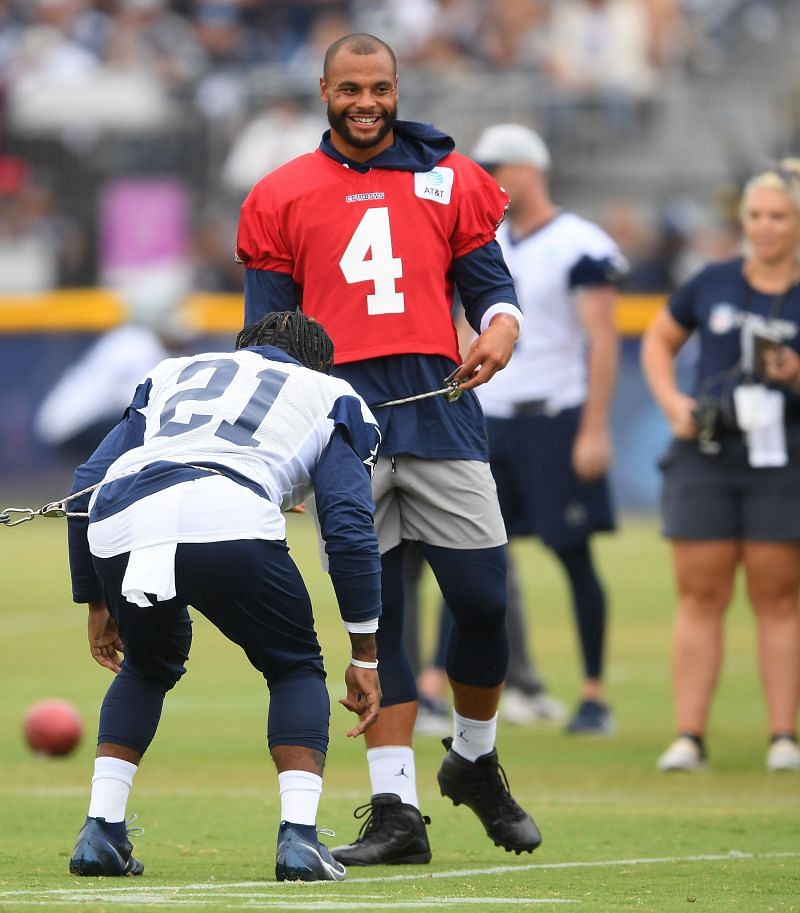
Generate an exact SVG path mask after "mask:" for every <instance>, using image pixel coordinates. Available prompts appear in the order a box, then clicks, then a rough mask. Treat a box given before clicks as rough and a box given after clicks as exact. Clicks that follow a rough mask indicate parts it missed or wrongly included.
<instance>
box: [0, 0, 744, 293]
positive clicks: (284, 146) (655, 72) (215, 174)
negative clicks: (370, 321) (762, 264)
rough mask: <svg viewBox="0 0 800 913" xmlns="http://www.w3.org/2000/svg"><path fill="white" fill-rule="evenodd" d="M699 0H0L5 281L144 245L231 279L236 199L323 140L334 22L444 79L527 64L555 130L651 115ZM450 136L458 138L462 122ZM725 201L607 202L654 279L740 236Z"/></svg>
mask: <svg viewBox="0 0 800 913" xmlns="http://www.w3.org/2000/svg"><path fill="white" fill-rule="evenodd" d="M707 6H709V4H708V3H705V4H704V3H703V0H558V2H556V0H269V2H265V0H0V114H1V115H2V116H1V117H0V294H3V293H8V292H20V291H22V292H24V291H37V290H41V289H47V288H52V287H57V286H60V285H89V284H94V283H103V284H106V283H109V282H111V283H113V282H115V281H117V280H118V279H119V275H120V272H122V273H124V272H125V270H126V269H129V268H132V267H134V266H137V265H147V258H148V257H152V256H155V257H159V256H161V257H163V256H167V257H168V258H170V257H171V258H173V259H178V260H180V259H181V258H188V260H189V261H190V263H191V268H192V271H193V274H194V280H193V281H194V284H195V285H196V287H198V288H203V289H206V290H210V291H235V290H238V289H239V287H240V283H241V276H240V271H239V270H238V269H237V267H236V266H235V264H234V263H233V261H232V257H231V250H232V244H233V241H232V239H233V237H234V234H235V220H236V213H237V211H238V205H239V203H240V202H241V199H242V197H243V196H244V194H245V193H246V192H247V190H248V189H249V187H250V186H251V185H252V184H253V182H254V181H255V180H257V179H258V177H260V176H261V175H262V174H264V173H265V172H267V171H268V170H270V169H271V168H273V167H275V166H276V165H278V164H280V163H281V162H283V161H285V160H287V159H288V158H291V157H293V156H294V155H297V154H299V153H300V152H303V151H308V150H310V149H312V148H314V147H315V146H316V144H317V142H318V139H319V135H320V133H321V131H322V130H323V129H325V127H326V123H325V118H324V111H323V110H322V109H321V106H320V104H319V102H318V100H317V99H316V98H314V97H313V92H314V89H315V87H316V77H317V74H318V73H319V71H320V67H321V60H322V57H323V54H324V51H325V49H326V47H327V46H328V45H329V44H330V42H331V41H333V40H334V39H336V38H337V37H340V36H341V35H343V34H346V33H348V32H354V31H366V32H371V33H373V34H378V35H380V36H381V37H382V38H384V39H385V40H387V41H388V42H389V43H390V44H391V45H392V46H393V47H394V48H395V50H396V51H397V53H398V57H399V63H400V71H401V74H403V73H408V72H413V73H414V74H422V78H424V79H426V80H428V79H429V80H432V82H430V83H429V84H431V85H434V86H436V85H437V82H436V80H441V81H447V80H449V79H454V78H455V79H459V78H466V77H467V76H470V77H471V78H474V76H475V74H476V73H485V74H487V77H488V76H491V75H492V74H494V75H497V74H506V73H512V72H513V73H516V74H519V73H524V74H528V75H529V76H530V78H531V80H535V82H532V83H531V85H537V86H541V85H544V86H546V87H547V94H548V98H549V99H550V101H551V103H550V104H549V106H548V108H547V119H546V122H545V123H538V124H535V125H534V126H537V127H538V129H540V130H541V131H542V132H543V133H544V135H545V136H546V137H547V138H548V141H550V142H551V143H555V141H556V140H557V139H558V136H559V135H561V134H562V133H565V135H567V136H569V129H570V123H571V121H572V120H573V119H574V118H576V117H580V116H581V114H582V113H583V112H584V111H585V109H586V106H591V107H594V108H599V109H600V110H601V111H602V114H603V118H604V122H605V123H606V124H607V125H608V129H609V131H612V132H613V131H622V132H623V133H624V131H625V130H626V129H627V128H629V127H630V125H631V123H634V122H639V121H640V120H641V119H642V118H646V117H647V112H648V106H649V105H651V104H652V102H653V99H654V98H656V97H657V96H658V93H659V91H660V88H661V86H662V83H663V79H664V74H665V73H666V72H668V71H669V69H670V68H672V67H675V66H678V65H686V62H687V61H690V60H691V58H692V53H693V49H694V48H695V45H696V42H697V34H699V33H698V32H697V31H696V30H695V29H693V28H692V21H693V17H694V16H698V15H701V14H702V12H703V10H704V7H707ZM401 79H402V76H401ZM298 86H302V87H303V88H302V91H301V90H299V89H298ZM435 91H436V90H435ZM479 126H482V125H479ZM109 137H113V138H114V141H113V142H109V139H108V138H109ZM456 139H457V141H458V142H459V144H460V145H461V146H462V148H463V144H464V143H465V142H468V141H469V139H470V137H458V136H457V137H456ZM556 172H557V162H556ZM123 181H126V182H127V183H126V185H125V187H120V186H116V185H118V184H120V183H121V182H123ZM137 181H138V182H139V183H136V182H137ZM719 210H720V211H719V212H718V213H715V214H712V218H711V220H710V222H709V218H708V216H707V215H706V217H705V219H700V217H699V215H698V213H696V212H694V211H693V207H692V205H691V203H690V202H688V201H685V200H670V201H667V202H666V203H665V204H664V205H663V207H662V211H657V212H652V213H645V214H643V213H641V212H639V211H637V209H636V207H635V206H633V205H631V204H630V201H626V200H624V199H622V200H610V201H609V202H608V207H607V212H606V213H605V216H603V214H599V215H600V217H601V219H602V220H603V221H604V222H605V224H606V227H607V228H608V230H609V231H611V232H612V234H614V235H615V237H616V238H617V240H618V241H619V242H620V244H621V245H622V246H623V249H625V250H626V253H628V254H629V256H630V257H631V259H632V261H633V262H634V264H635V265H637V266H638V267H639V268H638V269H634V271H633V273H632V275H631V279H630V282H631V284H632V286H633V288H634V289H639V290H644V291H650V290H656V291H662V290H665V289H669V288H671V287H673V286H674V284H675V283H676V282H677V281H680V279H681V278H683V273H684V272H685V269H686V267H687V264H688V263H689V262H690V261H691V260H692V257H693V256H694V254H693V253H692V249H693V248H695V247H696V248H698V250H697V251H696V254H697V255H698V256H700V255H704V254H705V249H704V248H705V247H706V246H711V247H712V248H713V247H714V246H715V245H717V244H722V245H725V244H728V243H730V241H731V238H730V234H731V232H732V230H731V227H730V226H729V225H728V222H727V217H726V214H725V205H722V206H720V207H719ZM701 222H703V224H702V225H701V224H700V223H701ZM154 225H155V226H160V228H158V229H154V228H153V226H154ZM165 226H168V227H169V230H170V232H171V234H170V233H168V232H167V230H166V228H165ZM701 229H702V232H701ZM148 232H149V236H148V237H147V238H143V237H142V235H143V234H144V233H148ZM699 232H701V233H702V240H701V241H699V242H698V240H697V236H698V233H699ZM109 239H110V240H109ZM165 244H166V245H167V247H169V248H170V250H169V253H168V255H165V254H164V245H165ZM132 248H133V249H135V250H136V251H138V253H136V254H135V255H133V254H131V250H132ZM687 250H688V251H689V253H687ZM126 257H127V260H126ZM136 257H138V258H139V260H138V261H137V262H134V261H136ZM639 261H642V262H641V264H639ZM12 267H13V268H12Z"/></svg>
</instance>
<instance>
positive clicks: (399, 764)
mask: <svg viewBox="0 0 800 913" xmlns="http://www.w3.org/2000/svg"><path fill="white" fill-rule="evenodd" d="M367 764H368V765H369V779H370V783H371V784H372V795H373V796H376V795H378V793H394V794H395V795H397V796H400V801H401V802H404V803H405V804H406V805H413V806H414V808H416V809H419V799H418V798H417V772H416V769H415V767H414V749H413V748H411V747H410V746H407V745H389V746H387V747H385V748H370V749H368V750H367Z"/></svg>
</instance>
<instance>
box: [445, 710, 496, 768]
mask: <svg viewBox="0 0 800 913" xmlns="http://www.w3.org/2000/svg"><path fill="white" fill-rule="evenodd" d="M496 738H497V714H495V715H494V716H493V717H492V718H491V719H490V720H468V719H467V718H466V717H465V716H461V715H460V714H458V713H456V711H455V710H454V711H453V751H454V752H455V753H456V754H458V755H461V757H462V758H466V759H467V761H477V760H478V758H480V757H481V755H485V754H489V752H490V751H491V750H492V749H493V748H494V743H495V739H496Z"/></svg>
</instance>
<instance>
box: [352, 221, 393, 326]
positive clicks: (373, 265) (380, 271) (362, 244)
mask: <svg viewBox="0 0 800 913" xmlns="http://www.w3.org/2000/svg"><path fill="white" fill-rule="evenodd" d="M339 267H340V269H341V270H342V272H343V273H344V278H345V279H346V280H347V282H348V284H350V285H352V284H353V283H354V282H372V283H374V288H375V291H374V293H373V294H371V295H367V313H368V314H402V313H403V311H404V310H405V301H404V299H403V293H402V292H398V291H397V288H396V285H395V280H396V279H399V278H400V277H401V276H402V275H403V261H402V260H401V259H400V258H399V257H393V256H392V233H391V229H390V227H389V209H388V208H387V207H386V206H380V207H376V208H374V209H368V210H367V211H366V212H365V213H364V216H363V218H362V219H361V221H360V222H359V223H358V228H356V230H355V231H354V232H353V237H352V238H351V239H350V243H349V244H348V245H347V250H346V251H345V252H344V253H343V254H342V259H341V260H340V261H339Z"/></svg>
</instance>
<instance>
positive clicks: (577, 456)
mask: <svg viewBox="0 0 800 913" xmlns="http://www.w3.org/2000/svg"><path fill="white" fill-rule="evenodd" d="M612 453H613V448H612V446H611V436H610V435H609V433H608V429H607V428H591V429H589V428H584V429H581V430H580V431H579V432H578V434H577V436H576V438H575V443H574V445H573V447H572V468H573V469H574V470H575V474H576V475H577V476H578V478H579V479H580V480H581V482H591V481H593V480H594V479H598V478H600V476H602V475H603V474H604V473H605V472H606V471H607V470H608V467H609V466H610V465H611V456H612Z"/></svg>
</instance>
